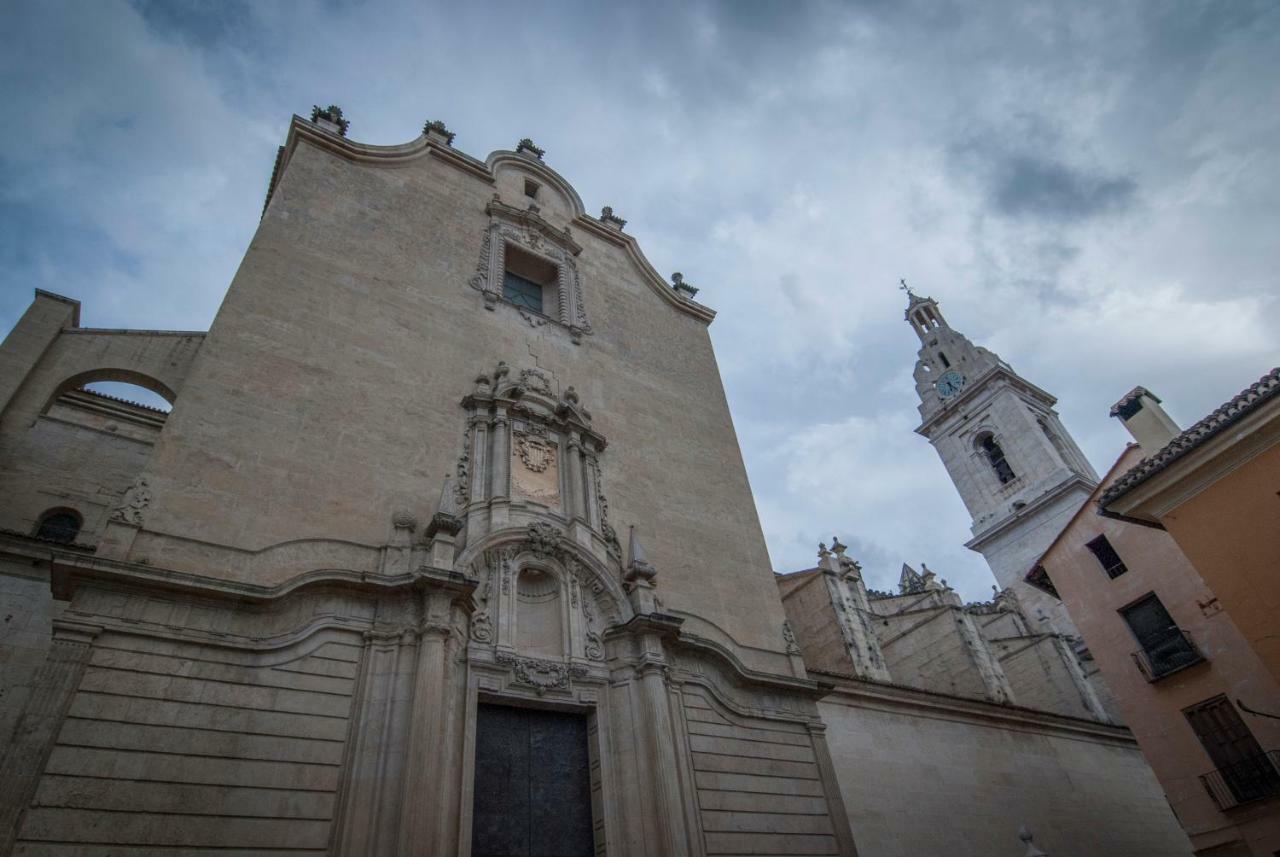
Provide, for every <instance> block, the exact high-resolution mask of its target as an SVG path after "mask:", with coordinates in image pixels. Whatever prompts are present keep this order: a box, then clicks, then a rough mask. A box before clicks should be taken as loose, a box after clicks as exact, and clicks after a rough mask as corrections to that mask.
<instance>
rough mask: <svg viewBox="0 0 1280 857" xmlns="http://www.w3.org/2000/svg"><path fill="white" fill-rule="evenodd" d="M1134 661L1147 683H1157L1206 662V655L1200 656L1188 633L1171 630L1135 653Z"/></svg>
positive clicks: (1178, 629)
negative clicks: (1179, 671) (1168, 676)
mask: <svg viewBox="0 0 1280 857" xmlns="http://www.w3.org/2000/svg"><path fill="white" fill-rule="evenodd" d="M1133 660H1134V662H1135V663H1136V664H1137V665H1138V669H1140V670H1142V674H1143V675H1144V676H1146V677H1147V681H1157V680H1159V679H1162V678H1164V677H1165V676H1167V675H1170V674H1172V673H1175V672H1177V671H1178V670H1181V669H1185V668H1186V667H1189V666H1192V665H1193V664H1198V663H1200V662H1201V661H1203V660H1204V655H1202V654H1200V650H1199V649H1197V648H1196V644H1195V643H1193V642H1191V637H1190V636H1188V634H1187V632H1186V631H1183V630H1181V629H1180V628H1171V629H1169V632H1168V633H1167V634H1166V635H1164V636H1163V637H1160V638H1159V639H1156V640H1153V641H1150V643H1149V644H1148V646H1147V647H1146V648H1145V649H1139V650H1138V651H1136V652H1134V653H1133Z"/></svg>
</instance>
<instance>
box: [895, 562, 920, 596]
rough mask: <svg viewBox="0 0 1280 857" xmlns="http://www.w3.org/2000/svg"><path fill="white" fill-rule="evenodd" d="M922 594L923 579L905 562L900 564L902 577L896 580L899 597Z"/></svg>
mask: <svg viewBox="0 0 1280 857" xmlns="http://www.w3.org/2000/svg"><path fill="white" fill-rule="evenodd" d="M919 592H924V578H923V577H921V576H920V575H919V573H918V572H916V570H915V569H914V568H912V567H911V566H909V565H907V564H906V563H905V562H904V563H903V564H902V576H901V577H899V578H898V594H899V595H915V594H917V593H919Z"/></svg>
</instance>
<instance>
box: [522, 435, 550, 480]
mask: <svg viewBox="0 0 1280 857" xmlns="http://www.w3.org/2000/svg"><path fill="white" fill-rule="evenodd" d="M516 450H517V452H518V453H519V454H520V460H521V461H522V462H524V466H525V467H527V468H529V469H530V470H532V471H533V472H534V473H541V472H543V471H544V470H546V469H547V468H548V467H550V466H551V460H552V458H553V456H554V455H555V450H553V449H552V448H551V444H549V443H547V442H546V441H545V440H543V439H542V438H539V437H532V436H530V435H526V434H522V435H518V436H517V438H516Z"/></svg>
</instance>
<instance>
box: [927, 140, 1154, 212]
mask: <svg viewBox="0 0 1280 857" xmlns="http://www.w3.org/2000/svg"><path fill="white" fill-rule="evenodd" d="M950 154H951V158H952V162H953V165H954V166H953V170H954V172H955V173H956V174H957V175H958V176H959V177H963V178H968V179H970V180H972V181H976V182H978V183H979V185H980V186H981V188H982V191H983V194H984V197H985V200H986V203H987V206H988V207H989V208H990V210H991V211H993V212H994V213H996V214H998V215H1000V216H1002V217H1009V218H1026V217H1030V218H1039V219H1044V220H1050V221H1059V222H1071V221H1081V220H1087V219H1089V218H1093V217H1098V216H1101V215H1107V214H1113V213H1118V212H1123V211H1125V210H1127V209H1129V208H1131V207H1132V206H1133V205H1134V204H1135V203H1136V201H1137V194H1138V182H1137V180H1136V179H1135V178H1134V177H1133V176H1131V175H1117V174H1110V173H1107V172H1105V171H1102V170H1089V169H1086V168H1083V167H1078V166H1074V165H1072V164H1069V163H1067V162H1066V161H1065V160H1064V159H1062V158H1058V157H1055V156H1053V155H1052V154H1047V153H1039V152H1030V151H1016V150H1014V151H1010V150H1008V149H1007V148H1005V146H1004V145H1003V144H996V145H992V144H991V143H990V142H989V141H968V142H964V143H961V144H958V145H955V146H952V148H951V152H950Z"/></svg>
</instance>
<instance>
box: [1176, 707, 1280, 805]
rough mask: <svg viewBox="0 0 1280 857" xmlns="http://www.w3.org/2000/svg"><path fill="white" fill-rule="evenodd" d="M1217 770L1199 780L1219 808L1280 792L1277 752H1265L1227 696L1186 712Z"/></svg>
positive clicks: (1188, 720)
mask: <svg viewBox="0 0 1280 857" xmlns="http://www.w3.org/2000/svg"><path fill="white" fill-rule="evenodd" d="M1183 713H1184V714H1185V715H1186V717H1187V722H1188V723H1190V724H1191V728H1192V730H1194V731H1195V733H1196V737H1197V738H1199V739H1200V744H1201V745H1202V746H1203V747H1204V750H1205V752H1206V753H1208V754H1209V758H1210V759H1211V760H1212V761H1213V766H1214V768H1215V769H1216V770H1214V771H1212V772H1211V773H1208V774H1204V775H1203V776H1201V777H1200V780H1201V781H1202V782H1203V783H1204V785H1205V788H1206V789H1207V790H1208V792H1209V795H1210V796H1211V797H1212V798H1213V799H1214V801H1215V802H1216V803H1217V804H1218V807H1219V808H1220V809H1229V808H1231V807H1233V806H1236V805H1238V804H1242V803H1245V802H1247V801H1251V800H1258V799H1260V798H1264V797H1268V796H1270V795H1274V794H1277V793H1280V771H1278V770H1277V766H1276V765H1277V759H1276V755H1277V754H1276V753H1275V752H1274V751H1272V752H1270V753H1264V752H1263V751H1262V747H1260V746H1259V745H1258V740H1257V739H1256V738H1254V737H1253V733H1252V732H1250V731H1249V727H1248V726H1246V725H1245V724H1244V721H1243V720H1241V719H1240V715H1239V714H1238V713H1237V712H1236V709H1235V706H1234V705H1232V704H1231V700H1229V699H1227V698H1226V697H1225V696H1218V697H1214V698H1213V699H1210V700H1206V701H1205V702H1202V703H1200V704H1199V705H1196V706H1194V707H1192V708H1189V709H1187V710H1186V711H1184V712H1183Z"/></svg>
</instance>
